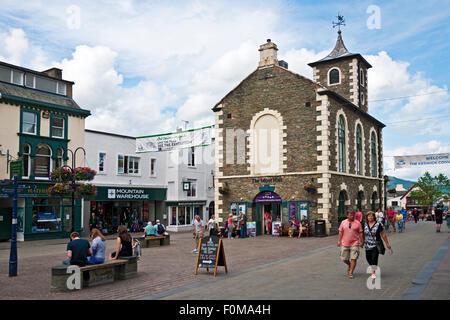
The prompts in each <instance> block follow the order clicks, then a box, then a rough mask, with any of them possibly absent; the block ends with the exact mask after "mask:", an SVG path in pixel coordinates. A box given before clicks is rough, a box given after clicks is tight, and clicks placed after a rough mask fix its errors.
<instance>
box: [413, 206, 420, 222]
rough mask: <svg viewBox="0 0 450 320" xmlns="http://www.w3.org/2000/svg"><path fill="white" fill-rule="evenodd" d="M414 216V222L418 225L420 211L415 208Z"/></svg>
mask: <svg viewBox="0 0 450 320" xmlns="http://www.w3.org/2000/svg"><path fill="white" fill-rule="evenodd" d="M413 216H414V222H415V223H417V221H419V211H417V208H414V211H413Z"/></svg>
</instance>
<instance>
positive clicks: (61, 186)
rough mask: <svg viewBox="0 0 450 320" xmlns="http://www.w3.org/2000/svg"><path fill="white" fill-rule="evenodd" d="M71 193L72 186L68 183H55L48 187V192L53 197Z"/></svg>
mask: <svg viewBox="0 0 450 320" xmlns="http://www.w3.org/2000/svg"><path fill="white" fill-rule="evenodd" d="M70 193H71V187H70V186H69V185H68V184H67V183H55V184H54V185H53V186H50V187H49V188H48V189H47V194H48V195H49V196H51V197H55V196H59V197H64V196H66V195H68V194H70Z"/></svg>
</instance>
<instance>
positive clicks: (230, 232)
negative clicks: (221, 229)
mask: <svg viewBox="0 0 450 320" xmlns="http://www.w3.org/2000/svg"><path fill="white" fill-rule="evenodd" d="M233 227H234V226H233V225H231V226H228V239H231V235H232V234H233Z"/></svg>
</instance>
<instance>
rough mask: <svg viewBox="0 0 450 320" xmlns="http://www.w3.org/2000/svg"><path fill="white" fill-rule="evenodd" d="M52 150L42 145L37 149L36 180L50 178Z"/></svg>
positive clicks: (35, 159)
mask: <svg viewBox="0 0 450 320" xmlns="http://www.w3.org/2000/svg"><path fill="white" fill-rule="evenodd" d="M50 158H51V150H50V148H49V147H48V146H47V145H43V144H40V145H38V146H37V148H36V156H35V157H34V176H35V177H36V178H48V177H49V175H50V170H51V168H50Z"/></svg>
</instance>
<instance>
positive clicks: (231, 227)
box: [228, 213, 234, 239]
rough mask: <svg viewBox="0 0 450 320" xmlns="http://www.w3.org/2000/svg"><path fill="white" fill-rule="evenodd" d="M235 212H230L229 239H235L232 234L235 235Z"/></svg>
mask: <svg viewBox="0 0 450 320" xmlns="http://www.w3.org/2000/svg"><path fill="white" fill-rule="evenodd" d="M233 228H234V225H233V214H232V213H230V214H229V215H228V239H233V237H232V235H233Z"/></svg>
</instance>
